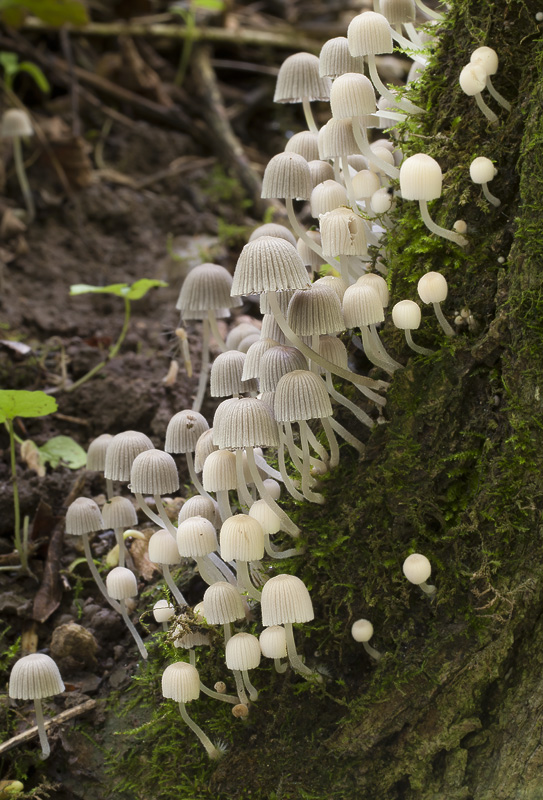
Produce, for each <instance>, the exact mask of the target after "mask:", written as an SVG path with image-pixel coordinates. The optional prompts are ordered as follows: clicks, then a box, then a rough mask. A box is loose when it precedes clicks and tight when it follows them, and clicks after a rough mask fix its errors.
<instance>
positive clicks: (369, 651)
mask: <svg viewBox="0 0 543 800" xmlns="http://www.w3.org/2000/svg"><path fill="white" fill-rule="evenodd" d="M362 647H363V648H364V650H365V651H366V653H367V654H368V655H369V656H371V658H373V659H375V661H380V660H381V658H382V655H381V653H380V652H379V650H376V649H375V647H372V646H371V644H370V643H369V642H362Z"/></svg>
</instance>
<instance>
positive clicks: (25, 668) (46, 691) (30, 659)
mask: <svg viewBox="0 0 543 800" xmlns="http://www.w3.org/2000/svg"><path fill="white" fill-rule="evenodd" d="M64 688H65V687H64V683H63V682H62V678H61V677H60V672H59V669H58V667H57V665H56V664H55V662H54V661H53V659H52V658H51V657H50V656H46V655H45V653H31V654H30V655H28V656H23V657H22V658H20V659H19V660H18V661H16V662H15V664H14V665H13V668H12V670H11V674H10V676H9V689H8V694H9V696H10V697H12V698H13V699H14V700H39V699H41V698H42V697H52V696H53V695H54V694H61V693H62V692H63V691H64Z"/></svg>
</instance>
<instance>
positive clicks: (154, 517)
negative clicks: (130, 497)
mask: <svg viewBox="0 0 543 800" xmlns="http://www.w3.org/2000/svg"><path fill="white" fill-rule="evenodd" d="M134 497H135V498H136V501H137V503H138V506H139V507H140V508H141V510H142V511H143V513H144V514H145V516H146V517H148V518H149V519H150V520H151V522H154V523H155V525H158V526H159V528H163V527H164V526H163V524H162V520H161V518H160V517H159V516H158V514H155V512H154V511H152V510H151V509H150V508H149V506H148V505H147V503H146V502H145V498H144V496H143V495H142V494H141V492H134Z"/></svg>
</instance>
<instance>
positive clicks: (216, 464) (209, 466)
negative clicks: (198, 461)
mask: <svg viewBox="0 0 543 800" xmlns="http://www.w3.org/2000/svg"><path fill="white" fill-rule="evenodd" d="M202 481H203V486H204V489H205V491H206V492H228V491H230V490H231V489H235V488H236V487H237V485H238V479H237V474H236V456H235V454H234V453H232V452H231V451H230V450H216V451H215V452H214V453H210V454H209V455H208V457H207V458H206V460H205V461H204V469H203V471H202Z"/></svg>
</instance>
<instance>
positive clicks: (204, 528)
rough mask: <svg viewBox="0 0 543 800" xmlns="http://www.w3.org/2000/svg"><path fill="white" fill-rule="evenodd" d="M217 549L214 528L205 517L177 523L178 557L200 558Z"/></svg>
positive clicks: (191, 518) (190, 518)
mask: <svg viewBox="0 0 543 800" xmlns="http://www.w3.org/2000/svg"><path fill="white" fill-rule="evenodd" d="M217 548H218V544H217V533H216V531H215V526H214V525H213V523H212V522H210V521H209V520H208V519H206V518H205V517H189V518H188V519H185V520H183V522H181V523H179V526H178V528H177V549H178V551H179V555H181V556H183V557H184V558H202V557H203V556H207V555H209V554H210V553H213V552H214V551H215V550H217ZM206 617H207V615H206Z"/></svg>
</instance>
